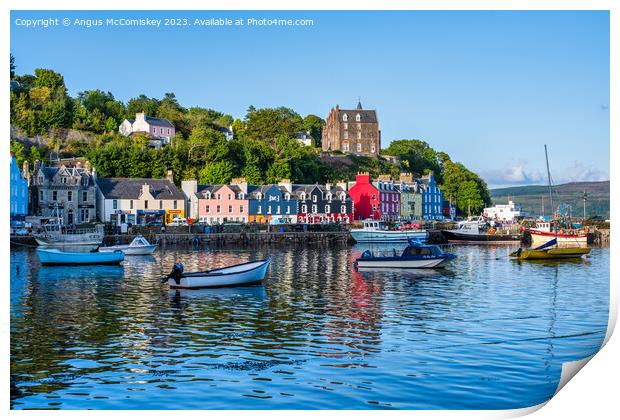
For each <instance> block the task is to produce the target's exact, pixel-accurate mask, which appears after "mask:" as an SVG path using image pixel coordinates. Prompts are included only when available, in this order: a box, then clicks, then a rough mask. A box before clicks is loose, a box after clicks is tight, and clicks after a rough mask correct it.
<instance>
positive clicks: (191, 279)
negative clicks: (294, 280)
mask: <svg viewBox="0 0 620 420" xmlns="http://www.w3.org/2000/svg"><path fill="white" fill-rule="evenodd" d="M269 262H270V260H269V258H267V259H266V260H263V261H254V262H250V263H244V264H238V265H234V266H231V267H224V268H221V269H215V270H210V271H206V272H204V273H187V274H184V275H183V276H182V277H180V278H179V279H178V280H177V279H173V278H169V279H168V285H169V286H170V287H171V288H173V289H204V288H214V287H234V286H247V285H251V284H259V283H261V282H262V281H263V280H264V278H265V275H266V274H267V269H268V268H269Z"/></svg>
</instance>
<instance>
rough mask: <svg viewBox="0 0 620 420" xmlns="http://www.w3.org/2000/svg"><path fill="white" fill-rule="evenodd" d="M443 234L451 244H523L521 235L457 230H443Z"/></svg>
mask: <svg viewBox="0 0 620 420" xmlns="http://www.w3.org/2000/svg"><path fill="white" fill-rule="evenodd" d="M441 233H442V234H443V236H444V237H445V238H446V239H447V240H448V241H449V242H461V243H493V244H501V243H505V244H513V243H519V242H521V235H520V234H499V233H495V234H492V235H490V234H486V233H478V234H474V233H463V232H458V231H455V230H442V231H441Z"/></svg>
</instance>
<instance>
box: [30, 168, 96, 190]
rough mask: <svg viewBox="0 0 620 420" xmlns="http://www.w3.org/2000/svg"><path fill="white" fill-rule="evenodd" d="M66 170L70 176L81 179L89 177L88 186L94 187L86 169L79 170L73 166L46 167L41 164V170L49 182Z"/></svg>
mask: <svg viewBox="0 0 620 420" xmlns="http://www.w3.org/2000/svg"><path fill="white" fill-rule="evenodd" d="M61 169H64V170H66V171H67V173H68V176H80V177H84V176H86V177H88V185H93V180H92V177H91V176H90V175H89V174H88V173H87V172H86V169H84V168H77V167H73V166H46V165H45V164H41V166H40V167H39V170H40V171H41V172H43V176H45V178H47V179H48V180H49V181H52V179H53V178H54V177H55V176H56V174H57V173H58V171H60V170H61Z"/></svg>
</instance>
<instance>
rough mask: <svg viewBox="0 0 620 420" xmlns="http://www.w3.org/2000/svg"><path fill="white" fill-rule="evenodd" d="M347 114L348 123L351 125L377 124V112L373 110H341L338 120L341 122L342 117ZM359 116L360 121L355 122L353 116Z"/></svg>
mask: <svg viewBox="0 0 620 420" xmlns="http://www.w3.org/2000/svg"><path fill="white" fill-rule="evenodd" d="M344 114H347V116H348V121H347V122H351V123H356V122H361V123H376V122H377V111H375V110H365V109H341V110H339V114H338V119H339V120H340V121H342V116H343V115H344ZM357 114H360V120H359V121H357V120H356V119H355V116H356V115H357Z"/></svg>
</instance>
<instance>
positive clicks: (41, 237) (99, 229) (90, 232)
mask: <svg viewBox="0 0 620 420" xmlns="http://www.w3.org/2000/svg"><path fill="white" fill-rule="evenodd" d="M32 236H34V239H35V240H36V241H37V243H38V244H39V245H41V246H50V247H63V248H64V247H90V248H91V249H95V248H97V247H98V246H99V244H101V242H102V241H103V225H97V226H95V227H94V228H88V229H70V228H69V227H68V226H65V225H64V224H63V222H62V218H61V217H54V218H52V219H51V220H50V221H49V222H48V223H46V224H44V225H41V228H40V230H39V232H35V233H34V234H33V235H32Z"/></svg>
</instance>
